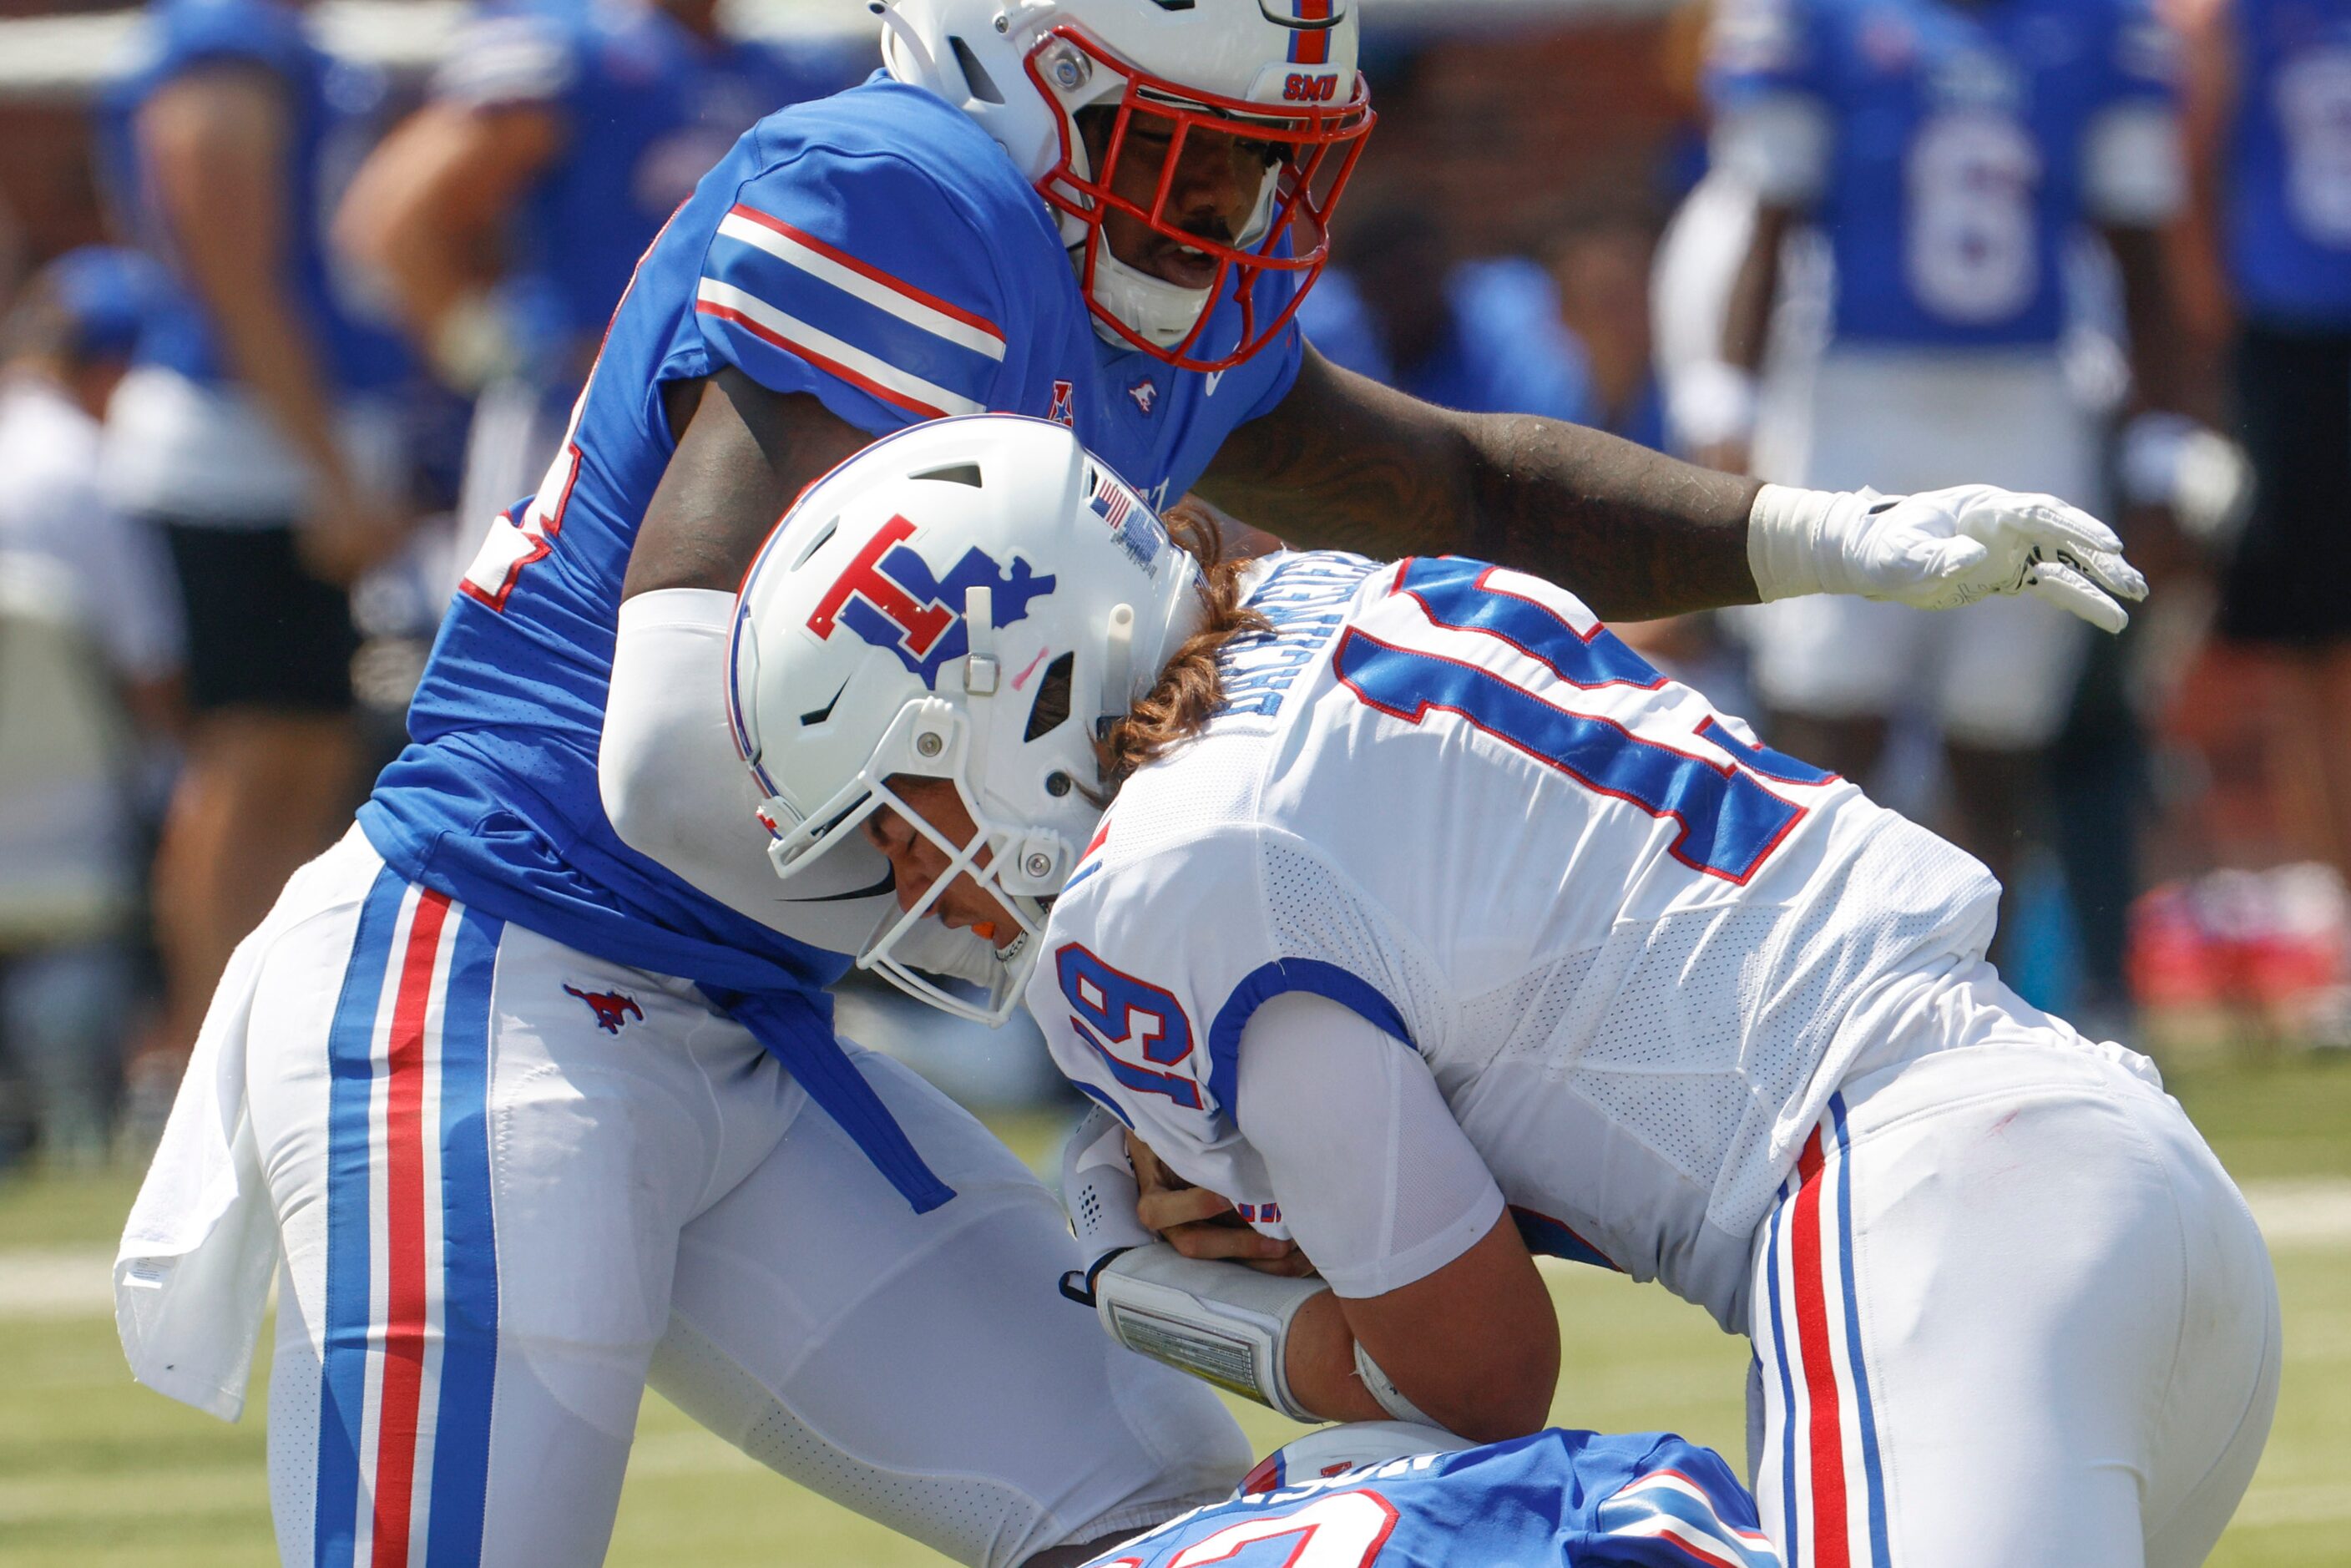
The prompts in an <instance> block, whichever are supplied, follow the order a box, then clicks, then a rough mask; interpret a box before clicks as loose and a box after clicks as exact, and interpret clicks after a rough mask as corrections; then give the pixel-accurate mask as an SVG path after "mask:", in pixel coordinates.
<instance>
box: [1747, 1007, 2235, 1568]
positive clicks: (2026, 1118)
mask: <svg viewBox="0 0 2351 1568" xmlns="http://www.w3.org/2000/svg"><path fill="white" fill-rule="evenodd" d="M1981 973H1982V974H1983V975H1985V976H1987V977H1988V976H1989V975H1990V970H1989V968H1988V967H1987V968H1986V969H1984V970H1983V971H1981ZM1995 988H1997V992H1998V993H2000V994H2005V988H2002V987H1997V982H1990V983H1988V984H1986V985H1983V986H1980V987H1978V988H1976V989H1977V990H1978V991H1979V992H1981V993H1991V992H1993V991H1994V989H1995ZM2016 1006H2017V1007H2018V1008H2020V1009H2021V1008H2022V1004H2016ZM2001 1010H2002V1011H2005V1010H2006V1009H2001ZM2041 1016H2042V1015H2038V1014H2032V1013H2031V1010H2030V1009H2022V1013H2021V1014H2020V1013H2018V1012H2013V1011H2011V1012H2008V1013H2007V1016H2006V1017H2005V1018H2004V1019H2003V1018H2000V1017H1994V1018H1992V1019H1990V1020H1989V1023H1988V1027H1982V1028H1979V1029H1978V1030H1975V1031H1973V1032H1974V1039H1973V1040H1971V1041H1970V1049H1966V1050H1953V1051H1942V1052H1940V1053H1938V1054H1936V1055H1931V1056H1927V1057H1924V1058H1922V1059H1920V1060H1918V1061H1913V1062H1911V1063H1909V1064H1907V1066H1901V1067H1896V1068H1889V1069H1886V1070H1885V1071H1879V1072H1876V1073H1873V1074H1870V1075H1868V1076H1866V1077H1863V1078H1861V1079H1858V1080H1856V1081H1855V1082H1849V1083H1847V1084H1846V1086H1845V1087H1844V1090H1843V1091H1841V1092H1839V1093H1838V1094H1837V1095H1835V1096H1834V1098H1833V1099H1832V1100H1831V1102H1830V1111H1829V1114H1828V1115H1827V1116H1826V1117H1825V1118H1823V1121H1822V1123H1821V1125H1820V1127H1819V1128H1818V1130H1817V1131H1815V1132H1814V1133H1813V1136H1812V1138H1811V1140H1810V1142H1808V1143H1807V1144H1806V1145H1805V1146H1804V1151H1803V1155H1802V1159H1801V1160H1800V1162H1799V1163H1798V1166H1797V1167H1796V1169H1795V1171H1794V1172H1793V1173H1792V1174H1791V1175H1790V1176H1789V1177H1788V1180H1787V1183H1786V1185H1785V1186H1783V1187H1782V1195H1781V1198H1780V1201H1779V1203H1778V1204H1777V1206H1776V1207H1774V1208H1773V1209H1772V1211H1771V1214H1770V1216H1769V1217H1768V1218H1766V1219H1765V1221H1764V1223H1763V1225H1762V1227H1761V1229H1760V1230H1759V1232H1758V1235H1757V1248H1756V1254H1755V1269H1756V1273H1755V1282H1754V1293H1753V1295H1752V1298H1751V1300H1752V1301H1753V1308H1752V1317H1753V1324H1752V1332H1753V1334H1754V1340H1755V1348H1756V1354H1757V1359H1758V1361H1759V1363H1760V1364H1761V1394H1762V1402H1763V1411H1762V1415H1763V1420H1762V1423H1761V1440H1760V1445H1759V1451H1758V1453H1757V1454H1756V1455H1755V1456H1754V1458H1755V1459H1756V1460H1757V1461H1758V1463H1757V1464H1756V1466H1755V1470H1756V1486H1755V1490H1756V1500H1757V1502H1758V1504H1759V1505H1760V1508H1761V1513H1762V1518H1763V1528H1764V1531H1765V1532H1766V1533H1767V1534H1769V1535H1770V1536H1771V1539H1772V1540H1773V1541H1774V1542H1778V1543H1779V1544H1780V1545H1781V1547H1782V1552H1783V1553H1784V1555H1785V1557H1786V1560H1787V1563H1788V1565H1789V1568H1847V1565H1852V1568H1861V1565H1863V1564H1868V1565H1870V1568H1888V1565H1895V1564H1898V1565H1899V1568H1982V1565H1984V1564H1987V1563H1999V1564H2001V1565H2002V1568H2044V1565H2045V1568H2139V1565H2141V1564H2147V1565H2149V1568H2189V1565H2192V1564H2194V1563H2201V1562H2202V1561H2203V1560H2204V1558H2205V1555H2206V1554H2207V1553H2208V1552H2210V1551H2211V1549H2212V1546H2213V1543H2214V1542H2216V1541H2218V1540H2219V1539H2220V1531H2221V1530H2222V1528H2223V1527H2224V1526H2226V1525H2227V1523H2228V1521H2229V1516H2230V1515H2231V1513H2232V1512H2233V1511H2235V1509H2236V1506H2237V1501H2238V1500H2239V1499H2240V1498H2241V1497H2242V1496H2243V1494H2244V1490H2245V1486H2246V1484H2247V1482H2249V1481H2250V1480H2251V1479H2252V1474H2253V1467H2254V1465H2255V1463H2256V1462H2257V1461H2258V1460H2259V1459H2260V1458H2261V1452H2262V1443H2263V1441H2264V1440H2265V1438H2266V1437H2267V1436H2268V1433H2269V1427H2270V1417H2271V1416H2272V1414H2273V1411H2274V1409H2275V1407H2276V1403H2277V1385H2278V1354H2279V1333H2278V1300H2277V1287H2276V1282H2275V1280H2274V1278H2273V1275H2272V1272H2271V1269H2270V1260H2269V1254H2268V1252H2267V1250H2266V1249H2264V1247H2263V1246H2262V1238H2261V1234H2260V1232H2259V1231H2258V1230H2257V1229H2256V1228H2254V1225H2253V1219H2252V1214H2251V1213H2250V1212H2249V1211H2248V1210H2247V1209H2246V1207H2245V1205H2244V1200H2243V1199H2242V1198H2241V1197H2240V1196H2239V1195H2238V1192H2237V1189H2236V1187H2235V1186H2233V1185H2232V1184H2231V1182H2230V1180H2229V1177H2228V1175H2227V1173H2225V1172H2224V1171H2222V1170H2221V1168H2220V1162H2219V1161H2218V1160H2216V1159H2214V1158H2213V1156H2212V1152H2211V1151H2210V1149H2209V1148H2207V1147H2206V1146H2205V1145H2204V1141H2203V1139H2202V1138H2201V1137H2199V1135H2198V1134H2197V1132H2196V1129H2195V1128H2194V1127H2193V1126H2191V1125H2190V1124H2189V1121H2188V1118H2187V1116H2186V1115H2185V1114H2184V1113H2182V1112H2181V1111H2180V1109H2179V1103H2178V1102H2176V1101H2174V1100H2172V1099H2171V1098H2170V1097H2168V1095H2166V1094H2164V1093H2163V1092H2162V1091H2161V1090H2159V1089H2158V1088H2156V1087H2154V1086H2153V1085H2152V1084H2151V1083H2150V1082H2147V1080H2146V1079H2144V1078H2141V1077H2140V1076H2138V1075H2137V1072H2136V1071H2133V1070H2132V1068H2131V1066H2130V1062H2131V1061H2134V1060H2135V1059H2132V1058H2130V1057H2129V1053H2127V1052H2125V1051H2122V1050H2121V1048H2119V1047H2114V1046H2105V1047H2099V1046H2091V1045H2088V1044H2087V1043H2086V1042H2084V1041H2082V1040H2080V1039H2079V1037H2078V1036H2075V1035H2074V1034H2073V1033H2072V1031H2070V1030H2064V1029H2063V1026H2057V1027H2056V1028H2055V1029H2048V1028H2040V1027H2035V1026H2034V1024H2033V1023H2032V1022H2031V1021H2029V1020H2031V1019H2040V1018H2041ZM2036 1035H2037V1036H2038V1037H2039V1038H2038V1039H2036V1038H2035V1037H2036ZM2061 1037H2062V1040H2063V1041H2064V1042H2066V1043H2061V1042H2060V1041H2061ZM1750 1429H1752V1428H1751V1427H1750Z"/></svg>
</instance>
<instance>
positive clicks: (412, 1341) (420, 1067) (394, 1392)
mask: <svg viewBox="0 0 2351 1568" xmlns="http://www.w3.org/2000/svg"><path fill="white" fill-rule="evenodd" d="M448 913H449V901H448V899H447V898H445V897H444V896H443V895H442V894H437V893H420V894H417V898H416V914H415V916H414V918H413V919H412V920H411V921H410V923H409V928H408V953H407V955H406V956H404V957H403V958H402V960H401V965H400V989H399V992H398V994H397V996H396V998H395V999H394V1000H393V1003H392V1039H391V1041H390V1045H389V1049H388V1050H387V1051H386V1053H385V1054H386V1057H387V1066H388V1073H387V1075H388V1078H389V1082H388V1083H387V1085H386V1087H385V1091H384V1145H385V1149H384V1178H383V1186H384V1224H385V1230H386V1232H387V1239H388V1247H387V1251H388V1252H389V1253H390V1258H389V1262H388V1267H387V1268H386V1270H385V1280H384V1296H385V1314H384V1327H383V1393H382V1398H381V1402H380V1404H381V1408H380V1412H379V1416H378V1425H377V1427H376V1458H375V1548H374V1552H373V1560H374V1561H375V1562H378V1563H405V1562H407V1561H408V1528H409V1522H410V1521H409V1504H410V1501H411V1494H412V1493H413V1492H414V1490H415V1483H416V1424H417V1423H416V1412H417V1406H418V1405H419V1403H420V1401H421V1398H422V1393H423V1386H424V1314H425V1297H426V1294H427V1291H426V1288H425V1279H424V1275H425V1268H424V1014H425V1009H426V1006H427V1004H428V1003H429V1002H430V1001H431V1000H432V997H433V964H434V958H435V956H438V954H439V953H440V950H441V923H442V921H443V919H444V917H445V916H446V915H448Z"/></svg>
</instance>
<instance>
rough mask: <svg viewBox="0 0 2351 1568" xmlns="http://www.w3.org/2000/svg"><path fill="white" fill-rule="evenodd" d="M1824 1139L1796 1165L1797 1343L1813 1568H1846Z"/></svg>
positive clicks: (1816, 1134)
mask: <svg viewBox="0 0 2351 1568" xmlns="http://www.w3.org/2000/svg"><path fill="white" fill-rule="evenodd" d="M1821 1164H1822V1161H1821V1134H1820V1130H1819V1129H1818V1128H1814V1129H1813V1135H1812V1138H1811V1140H1810V1141H1809V1142H1807V1143H1806V1144H1805V1145H1804V1152H1803V1155H1802V1157H1801V1158H1799V1159H1798V1161H1797V1162H1796V1168H1797V1170H1798V1171H1799V1172H1801V1173H1802V1181H1803V1185H1802V1186H1801V1187H1799V1188H1798V1189H1797V1192H1796V1222H1795V1228H1794V1233H1793V1236H1792V1243H1791V1244H1792V1266H1793V1267H1794V1269H1795V1272H1796V1339H1797V1343H1799V1344H1800V1345H1802V1347H1803V1353H1804V1394H1805V1402H1806V1404H1808V1405H1809V1406H1811V1407H1812V1408H1811V1420H1810V1423H1809V1429H1808V1431H1807V1433H1806V1440H1805V1448H1806V1452H1807V1453H1808V1454H1809V1455H1810V1457H1811V1461H1812V1472H1813V1531H1812V1541H1813V1564H1814V1568H1847V1549H1846V1544H1845V1496H1844V1421H1843V1419H1842V1418H1841V1413H1840V1412H1839V1410H1838V1407H1837V1383H1836V1367H1835V1364H1834V1363H1833V1362H1832V1361H1831V1360H1830V1358H1829V1357H1830V1353H1829V1308H1828V1297H1827V1292H1826V1290H1825V1288H1824V1285H1823V1276H1822V1248H1821V1188H1822V1186H1823V1185H1824V1184H1823V1182H1822V1181H1821V1179H1820V1176H1821Z"/></svg>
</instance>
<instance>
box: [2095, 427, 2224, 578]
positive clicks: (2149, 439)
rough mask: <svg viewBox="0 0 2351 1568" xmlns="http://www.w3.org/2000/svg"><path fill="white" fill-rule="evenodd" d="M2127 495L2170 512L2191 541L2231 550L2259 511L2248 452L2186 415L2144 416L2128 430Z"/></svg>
mask: <svg viewBox="0 0 2351 1568" xmlns="http://www.w3.org/2000/svg"><path fill="white" fill-rule="evenodd" d="M2119 457H2120V461H2119V462H2118V463H2117V465H2116V466H2117V467H2118V468H2119V470H2120V472H2121V477H2122V482H2123V495H2124V497H2126V499H2128V500H2129V501H2130V502H2131V503H2132V504H2133V505H2134V506H2141V507H2170V508H2171V515H2172V516H2173V517H2175V518H2177V519H2179V526H2180V528H2182V529H2183V530H2184V531H2185V532H2186V533H2187V534H2188V536H2189V538H2192V539H2195V540H2196V541H2197V542H2198V543H2199V544H2202V545H2205V546H2207V547H2209V548H2210V549H2215V550H2222V551H2225V550H2226V549H2228V548H2229V546H2230V545H2231V543H2233V542H2234V541H2235V539H2236V537H2237V534H2238V532H2239V530H2241V528H2243V527H2244V524H2245V519H2246V517H2248V516H2249V515H2250V514H2251V513H2252V507H2253V468H2252V463H2251V462H2250V461H2249V460H2248V459H2247V458H2246V456H2245V450H2244V448H2243V447H2241V446H2239V445H2238V444H2236V443H2235V442H2233V441H2231V440H2230V439H2229V438H2228V437H2227V436H2225V435H2223V434H2220V432H2219V431H2217V430H2212V429H2210V428H2208V427H2206V426H2204V425H2201V424H2199V423H2196V422H2195V421H2194V420H2192V419H2189V417H2188V416H2187V415H2185V414H2179V413H2162V412H2160V411H2157V412H2153V413H2142V414H2138V415H2136V416H2134V417H2133V418H2132V420H2131V422H2130V423H2128V424H2126V425H2124V426H2123V434H2122V443H2121V451H2120V454H2119Z"/></svg>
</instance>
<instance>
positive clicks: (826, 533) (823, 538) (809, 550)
mask: <svg viewBox="0 0 2351 1568" xmlns="http://www.w3.org/2000/svg"><path fill="white" fill-rule="evenodd" d="M840 527H841V519H840V518H839V517H835V518H833V519H832V520H831V522H828V523H826V524H825V525H824V527H822V528H819V529H817V531H816V538H812V539H810V540H809V542H808V543H807V545H805V546H804V547H802V549H801V550H800V553H799V559H797V560H795V561H793V562H792V570H794V571H798V570H799V569H800V568H802V567H804V566H806V565H807V564H808V563H809V558H810V556H812V555H814V554H816V552H817V551H819V550H820V549H823V548H824V547H825V546H826V545H828V544H830V543H831V542H832V536H833V533H834V531H835V530H837V529H838V528H840Z"/></svg>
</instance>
